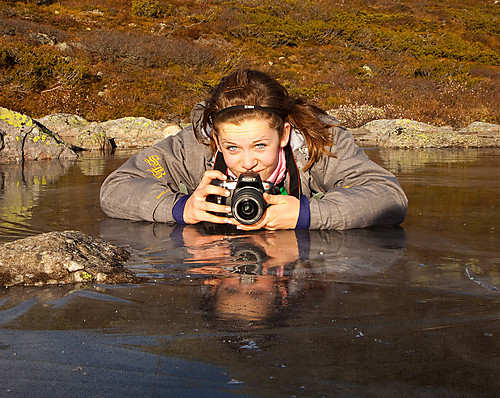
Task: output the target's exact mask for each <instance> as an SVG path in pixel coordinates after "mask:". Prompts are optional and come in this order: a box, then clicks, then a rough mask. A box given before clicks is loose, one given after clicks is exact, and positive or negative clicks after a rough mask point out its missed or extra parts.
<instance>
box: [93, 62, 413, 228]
mask: <svg viewBox="0 0 500 398" xmlns="http://www.w3.org/2000/svg"><path fill="white" fill-rule="evenodd" d="M191 117H192V124H191V125H190V126H189V127H187V128H185V129H184V130H182V131H180V132H179V133H177V134H176V135H174V136H170V137H167V138H166V139H165V140H163V141H161V142H159V143H157V144H156V145H154V146H152V147H150V148H148V149H146V150H144V151H143V152H141V153H139V154H137V155H135V156H134V157H132V158H131V159H129V160H128V161H127V162H126V163H125V164H124V165H123V166H121V167H120V168H119V169H118V170H116V171H114V172H113V173H112V174H111V175H110V176H109V177H108V178H107V179H106V180H105V182H104V184H103V186H102V188H101V207H102V209H103V210H104V212H105V213H106V214H107V215H108V216H110V217H116V218H127V219H133V220H148V221H157V222H177V223H180V224H196V223H198V222H201V221H208V222H212V223H219V224H235V225H236V226H237V228H241V229H244V230H252V229H260V228H266V229H271V230H274V229H294V228H297V229H306V228H310V229H338V230H341V229H350V228H361V227H368V226H374V225H388V224H398V223H401V222H402V221H403V220H404V218H405V216H406V209H407V199H406V196H405V194H404V192H403V190H402V189H401V187H400V185H399V184H398V182H397V180H396V178H395V177H394V175H393V174H391V173H390V172H388V171H387V170H385V169H383V168H382V167H380V166H378V165H376V164H375V163H373V162H372V161H370V160H369V159H368V157H367V156H366V155H365V153H364V152H363V150H361V149H360V148H358V147H357V146H356V145H355V143H354V140H353V138H352V136H351V135H350V134H349V133H348V132H347V130H345V129H344V128H342V127H340V126H339V124H338V122H337V121H336V120H335V119H334V118H332V117H330V116H328V115H327V114H326V113H325V112H324V111H322V110H321V109H319V108H317V107H315V106H312V105H310V104H307V103H306V102H305V101H303V100H302V99H299V98H294V97H291V96H289V95H288V93H287V91H286V89H285V88H284V87H283V86H281V85H280V84H279V83H278V82H277V81H276V80H274V79H273V78H271V77H270V76H268V75H266V74H265V73H262V72H259V71H254V70H246V69H245V70H238V71H236V72H233V73H231V74H229V75H228V76H226V77H225V78H223V79H222V80H221V82H220V83H219V85H218V86H217V87H216V88H215V89H214V91H213V93H212V95H211V97H210V98H209V99H208V100H207V101H205V102H203V103H201V104H198V105H197V106H196V107H195V108H194V109H193V112H192V115H191ZM243 172H256V173H258V174H259V176H260V177H261V179H262V181H269V182H271V183H273V184H274V185H275V186H277V187H279V188H280V191H281V193H282V194H278V195H271V194H268V193H265V194H264V199H265V201H266V202H267V204H268V205H269V206H268V207H267V210H266V211H265V213H264V215H263V216H262V218H261V219H260V220H259V221H257V222H256V223H255V224H251V225H241V224H240V223H239V222H237V221H236V220H235V219H234V218H233V217H229V216H226V214H227V213H229V211H230V210H231V209H230V207H228V206H226V205H223V204H217V203H212V202H211V201H208V200H207V197H209V195H219V196H225V197H228V196H230V191H229V190H227V189H225V188H224V187H223V186H219V185H214V184H212V183H211V182H212V180H215V179H218V180H222V181H224V180H228V179H230V178H236V177H238V176H239V175H240V174H241V173H243Z"/></svg>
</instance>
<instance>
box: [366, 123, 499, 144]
mask: <svg viewBox="0 0 500 398" xmlns="http://www.w3.org/2000/svg"><path fill="white" fill-rule="evenodd" d="M493 126H494V125H493ZM490 127H491V126H490ZM361 130H362V131H363V130H368V131H369V132H370V133H371V135H370V134H368V133H367V134H366V135H367V136H370V137H371V139H372V140H373V141H374V145H376V146H379V147H382V148H480V147H497V146H499V145H500V134H498V133H490V134H488V135H487V136H483V135H481V134H477V133H474V134H470V133H468V132H463V131H462V132H460V131H455V130H453V128H451V127H448V126H445V127H437V126H433V125H430V124H426V123H421V122H416V121H413V120H409V119H382V120H374V121H371V122H368V123H366V124H365V125H364V126H363V127H362V128H361Z"/></svg>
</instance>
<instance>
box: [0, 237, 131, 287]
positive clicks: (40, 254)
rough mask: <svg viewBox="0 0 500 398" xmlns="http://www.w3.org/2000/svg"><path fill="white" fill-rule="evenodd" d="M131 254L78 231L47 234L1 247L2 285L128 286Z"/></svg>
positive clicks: (0, 271)
mask: <svg viewBox="0 0 500 398" xmlns="http://www.w3.org/2000/svg"><path fill="white" fill-rule="evenodd" d="M129 257H130V254H129V253H128V252H127V251H126V250H124V249H121V248H119V247H116V246H113V245H112V244H110V243H108V242H105V241H104V240H102V239H99V238H94V237H92V236H89V235H85V234H84V233H82V232H78V231H62V232H48V233H44V234H40V235H37V236H32V237H28V238H24V239H19V240H16V241H14V242H9V243H5V244H3V245H0V286H14V285H27V286H29V285H35V286H41V285H48V284H66V283H77V282H78V283H82V282H97V283H107V284H116V283H129V282H138V281H139V280H140V278H138V277H137V276H135V274H133V273H132V272H131V271H129V270H127V269H126V268H125V267H124V264H125V262H126V261H127V259H128V258H129Z"/></svg>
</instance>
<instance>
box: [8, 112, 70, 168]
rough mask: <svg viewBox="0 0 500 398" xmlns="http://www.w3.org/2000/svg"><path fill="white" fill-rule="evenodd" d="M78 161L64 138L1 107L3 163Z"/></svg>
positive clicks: (24, 116)
mask: <svg viewBox="0 0 500 398" xmlns="http://www.w3.org/2000/svg"><path fill="white" fill-rule="evenodd" d="M77 157H78V156H77V155H76V153H75V152H73V151H72V150H71V148H70V147H68V145H66V144H65V143H64V142H63V140H62V139H61V137H59V136H58V135H57V134H54V133H52V132H51V131H50V130H49V129H47V128H46V127H45V126H43V125H42V124H40V123H38V122H36V121H34V120H33V119H32V118H30V117H29V116H26V115H23V114H22V113H18V112H14V111H11V110H9V109H7V108H2V107H0V163H10V162H22V161H25V160H42V159H76V158H77Z"/></svg>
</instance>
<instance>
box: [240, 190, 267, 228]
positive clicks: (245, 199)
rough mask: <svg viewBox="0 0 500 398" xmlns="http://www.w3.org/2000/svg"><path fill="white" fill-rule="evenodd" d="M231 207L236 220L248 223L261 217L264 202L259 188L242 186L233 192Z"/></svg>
mask: <svg viewBox="0 0 500 398" xmlns="http://www.w3.org/2000/svg"><path fill="white" fill-rule="evenodd" d="M232 208H233V209H232V210H233V215H234V218H235V219H236V220H238V221H239V222H240V223H242V224H246V225H250V224H255V223H256V222H257V221H259V220H260V219H261V217H262V215H263V214H264V210H265V209H266V202H265V201H264V198H263V197H262V192H261V191H260V190H258V189H256V188H254V187H244V188H241V189H240V190H238V191H237V192H235V193H234V196H233V204H232Z"/></svg>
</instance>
